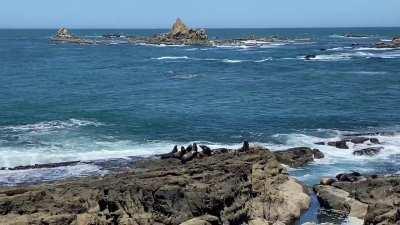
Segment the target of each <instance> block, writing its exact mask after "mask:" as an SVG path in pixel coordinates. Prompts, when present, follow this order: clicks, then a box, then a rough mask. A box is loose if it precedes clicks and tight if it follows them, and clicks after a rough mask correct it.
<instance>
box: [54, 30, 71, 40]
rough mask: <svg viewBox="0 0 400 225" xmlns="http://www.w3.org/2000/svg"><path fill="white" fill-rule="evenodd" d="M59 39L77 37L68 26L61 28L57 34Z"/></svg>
mask: <svg viewBox="0 0 400 225" xmlns="http://www.w3.org/2000/svg"><path fill="white" fill-rule="evenodd" d="M55 37H56V38H59V39H72V38H75V37H74V36H73V35H72V33H71V32H70V31H69V30H68V29H67V28H60V29H59V30H58V31H57V34H56V36H55Z"/></svg>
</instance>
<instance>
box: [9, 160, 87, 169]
mask: <svg viewBox="0 0 400 225" xmlns="http://www.w3.org/2000/svg"><path fill="white" fill-rule="evenodd" d="M80 162H81V161H71V162H61V163H45V164H35V165H28V166H16V167H13V168H8V170H28V169H45V168H47V169H49V168H57V167H62V166H74V165H77V164H79V163H80Z"/></svg>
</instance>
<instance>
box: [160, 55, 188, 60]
mask: <svg viewBox="0 0 400 225" xmlns="http://www.w3.org/2000/svg"><path fill="white" fill-rule="evenodd" d="M152 59H155V60H174V59H190V58H189V57H188V56H162V57H158V58H152Z"/></svg>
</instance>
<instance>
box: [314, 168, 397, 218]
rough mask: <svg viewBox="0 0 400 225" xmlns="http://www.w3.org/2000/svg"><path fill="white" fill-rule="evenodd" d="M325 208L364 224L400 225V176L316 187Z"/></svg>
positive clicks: (374, 176) (368, 177)
mask: <svg viewBox="0 0 400 225" xmlns="http://www.w3.org/2000/svg"><path fill="white" fill-rule="evenodd" d="M314 190H315V192H316V193H317V197H318V200H319V201H320V203H321V205H322V206H323V207H324V208H328V209H335V210H341V211H343V212H345V213H347V214H349V216H353V217H357V218H359V219H361V220H364V224H388V225H397V224H399V223H400V217H399V216H398V215H399V207H398V204H399V202H400V176H398V175H395V176H394V175H392V176H376V175H373V176H365V177H364V179H358V180H355V181H345V182H342V181H338V182H335V183H333V184H332V185H331V186H327V185H317V186H315V187H314Z"/></svg>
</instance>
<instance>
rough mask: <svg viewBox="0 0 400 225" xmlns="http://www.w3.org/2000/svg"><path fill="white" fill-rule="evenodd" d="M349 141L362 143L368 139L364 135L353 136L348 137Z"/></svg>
mask: <svg viewBox="0 0 400 225" xmlns="http://www.w3.org/2000/svg"><path fill="white" fill-rule="evenodd" d="M350 141H351V143H354V144H362V143H364V142H366V141H369V138H366V137H355V138H350Z"/></svg>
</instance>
